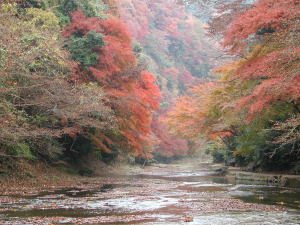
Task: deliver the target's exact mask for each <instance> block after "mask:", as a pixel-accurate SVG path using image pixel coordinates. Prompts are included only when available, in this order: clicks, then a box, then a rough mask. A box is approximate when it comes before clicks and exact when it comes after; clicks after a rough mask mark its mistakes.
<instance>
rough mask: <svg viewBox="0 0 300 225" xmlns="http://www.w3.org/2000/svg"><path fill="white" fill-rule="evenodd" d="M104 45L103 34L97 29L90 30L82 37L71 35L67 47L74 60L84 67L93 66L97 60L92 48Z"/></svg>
mask: <svg viewBox="0 0 300 225" xmlns="http://www.w3.org/2000/svg"><path fill="white" fill-rule="evenodd" d="M104 45H105V42H104V40H103V36H102V35H101V34H100V33H99V32H97V31H90V32H88V33H87V34H86V35H85V36H83V37H75V36H72V37H71V39H70V42H69V43H68V45H67V47H68V49H69V51H70V53H71V58H72V59H73V60H74V61H76V62H79V63H80V64H81V65H82V66H84V67H89V66H95V65H96V64H97V61H98V56H97V55H96V54H95V53H94V48H97V47H102V46H104Z"/></svg>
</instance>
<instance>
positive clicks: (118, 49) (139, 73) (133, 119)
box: [64, 10, 160, 157]
mask: <svg viewBox="0 0 300 225" xmlns="http://www.w3.org/2000/svg"><path fill="white" fill-rule="evenodd" d="M91 31H96V32H98V33H99V34H101V35H103V40H104V42H105V44H104V45H103V46H94V47H92V52H93V53H94V54H95V55H96V56H97V62H96V63H95V65H91V66H89V67H88V68H85V67H84V66H83V65H80V64H78V67H77V69H76V72H75V73H74V74H73V76H72V79H73V81H74V82H94V81H95V82H97V83H98V84H99V85H101V86H102V88H103V90H104V91H105V93H106V96H107V98H108V104H109V105H110V106H111V108H112V109H113V110H114V112H115V114H116V116H117V120H118V127H119V129H120V132H119V134H118V135H111V134H109V135H108V136H109V138H110V139H112V140H114V141H115V142H119V143H117V145H121V143H123V144H122V146H123V148H126V149H128V151H130V152H132V153H133V154H134V155H135V156H141V157H151V155H150V154H149V153H148V151H147V150H145V149H146V148H145V146H146V145H147V141H148V140H150V139H151V135H152V131H151V122H152V113H153V112H154V111H155V110H156V109H158V107H159V104H158V100H159V97H160V91H159V89H158V87H157V86H156V85H155V84H154V82H155V78H154V76H153V75H152V74H151V73H149V72H145V71H144V70H143V68H142V67H139V66H137V65H136V56H135V54H134V53H133V51H132V45H131V38H130V35H129V33H128V31H127V29H126V27H125V25H124V24H123V23H122V22H121V21H119V20H118V19H115V18H107V19H100V18H97V17H86V16H85V15H84V13H83V12H82V11H80V10H78V11H76V12H74V13H73V14H72V23H71V24H69V25H68V26H67V27H66V30H65V32H64V35H65V37H70V38H71V37H74V36H75V37H84V36H86V35H87V34H88V33H89V32H91ZM102 135H105V134H102ZM107 138H108V137H107ZM94 139H95V138H94ZM98 145H99V143H98ZM99 146H100V145H99ZM100 147H101V146H100ZM101 148H102V149H104V150H105V151H106V152H108V151H107V150H106V149H105V148H104V147H103V146H102V147H101Z"/></svg>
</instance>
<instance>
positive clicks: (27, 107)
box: [0, 0, 300, 173]
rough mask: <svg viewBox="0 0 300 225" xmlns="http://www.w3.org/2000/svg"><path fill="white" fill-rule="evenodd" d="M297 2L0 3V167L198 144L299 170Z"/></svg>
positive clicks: (254, 165) (259, 165)
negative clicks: (20, 163)
mask: <svg viewBox="0 0 300 225" xmlns="http://www.w3.org/2000/svg"><path fill="white" fill-rule="evenodd" d="M174 6H176V7H174ZM299 12H300V6H299V1H298V0H277V1H273V0H258V1H256V2H251V1H243V0H236V1H228V2H227V1H224V2H222V3H216V2H214V1H210V0H203V1H188V0H186V1H175V0H168V1H162V0H161V1H150V0H149V1H143V0H122V1H114V0H86V1H83V0H3V1H1V7H0V16H1V24H0V29H1V39H0V67H1V77H0V85H1V92H0V99H1V102H0V108H1V111H0V123H1V132H0V162H1V168H2V169H3V171H6V170H7V169H8V170H9V169H13V168H14V166H15V165H16V164H18V162H20V161H28V162H31V163H34V162H45V163H47V164H49V165H53V166H55V165H63V164H65V163H68V164H71V165H72V166H74V167H75V168H76V167H77V166H78V167H79V164H80V163H79V162H80V161H81V160H82V159H86V158H88V157H92V158H97V159H98V160H99V161H104V162H106V163H113V162H115V161H124V162H129V163H141V164H149V163H151V162H170V161H172V160H174V159H179V158H185V157H191V156H192V157H193V156H194V155H197V154H198V153H199V152H205V153H206V154H208V155H212V157H213V160H214V161H215V162H225V164H226V165H231V166H244V167H247V166H248V167H249V168H250V169H251V170H253V171H254V170H260V171H262V170H284V171H290V172H292V173H298V172H299V170H300V167H299V160H300V158H299V155H300V142H299V141H300V120H299V119H300V115H299V110H300V101H299V97H300V85H299V83H300V70H299V69H300V68H299V67H300V63H299V59H300V58H299V57H300V49H299V43H300V39H299V35H298V33H299V19H300V15H299Z"/></svg>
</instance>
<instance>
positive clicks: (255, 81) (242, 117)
mask: <svg viewBox="0 0 300 225" xmlns="http://www.w3.org/2000/svg"><path fill="white" fill-rule="evenodd" d="M237 2H238V1H235V4H237ZM240 2H242V1H240ZM240 8H242V7H240V6H239V7H237V6H236V5H235V8H233V9H230V8H224V10H225V12H226V11H228V10H233V11H235V10H237V9H240ZM299 12H300V2H299V1H297V0H278V1H271V0H258V1H257V2H255V3H254V4H253V5H251V6H248V7H246V8H244V9H241V10H240V11H239V12H237V11H235V14H234V15H235V17H233V18H231V20H230V21H231V22H230V25H229V26H228V28H227V29H225V31H222V30H219V32H216V33H215V34H217V35H219V34H223V37H224V41H223V46H224V47H225V48H226V49H227V50H229V54H232V55H234V56H235V57H238V58H237V60H235V61H233V62H231V63H227V64H226V65H225V66H223V67H221V68H219V69H215V70H214V72H216V73H219V74H220V75H221V77H220V79H219V80H218V81H217V82H214V84H213V85H210V84H209V83H207V84H204V85H203V84H201V85H197V86H195V87H193V88H191V89H190V91H189V94H188V95H187V96H184V97H181V98H180V99H179V100H178V101H177V103H176V106H175V107H174V108H173V110H172V111H171V112H170V113H169V114H168V117H167V118H166V119H165V121H166V123H167V124H168V125H169V126H170V130H171V131H172V132H173V133H175V134H179V135H181V136H183V137H185V138H188V139H190V140H197V139H199V138H200V137H205V138H206V139H207V140H210V141H209V145H210V146H211V145H212V144H211V143H214V146H218V147H212V148H213V149H219V151H220V152H222V154H223V157H224V158H223V159H225V160H227V162H229V161H231V162H235V163H237V164H238V163H249V162H250V161H254V162H255V164H256V165H257V166H261V167H263V166H271V165H273V164H272V163H278V165H280V166H282V167H284V166H288V165H289V166H290V164H289V163H291V162H295V161H297V160H298V159H299V157H298V156H297V154H298V153H297V152H299V150H297V148H298V147H299V140H300V139H299V135H298V134H299V133H298V132H299V127H298V125H297V124H298V120H299V116H298V115H299V106H300V100H299V99H300V70H299V69H300V67H299V66H300V62H299V59H300V50H299V44H300V39H299V35H298V31H299V24H300V23H299V22H300V13H299ZM221 17H223V15H221ZM214 21H215V22H216V21H218V19H214ZM212 25H213V27H214V28H217V27H218V24H215V25H214V24H212ZM206 87H211V88H209V89H207V88H206ZM291 121H293V123H294V125H292V124H291V123H292V122H291ZM273 125H274V126H273ZM272 126H273V127H272ZM296 130H297V131H296ZM220 140H221V142H222V143H223V145H221V146H223V147H220ZM211 141H213V142H211ZM214 151H217V150H214ZM220 154H221V153H220ZM293 156H294V157H293Z"/></svg>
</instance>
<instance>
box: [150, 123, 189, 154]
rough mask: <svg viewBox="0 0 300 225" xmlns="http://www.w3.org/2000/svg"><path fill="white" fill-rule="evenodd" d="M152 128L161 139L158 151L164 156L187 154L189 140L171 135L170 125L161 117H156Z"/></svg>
mask: <svg viewBox="0 0 300 225" xmlns="http://www.w3.org/2000/svg"><path fill="white" fill-rule="evenodd" d="M152 130H153V132H154V134H155V135H156V136H157V137H158V139H159V140H160V144H159V147H158V150H157V153H159V154H160V155H162V156H164V157H174V156H185V155H187V154H188V151H189V148H188V145H187V142H186V141H185V140H184V139H181V138H179V137H177V136H174V135H170V134H169V132H168V127H167V125H166V124H165V123H162V122H161V121H160V119H159V118H155V119H154V120H153V123H152Z"/></svg>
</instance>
